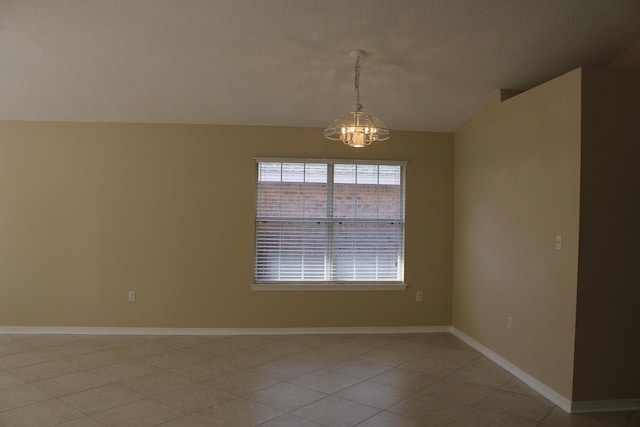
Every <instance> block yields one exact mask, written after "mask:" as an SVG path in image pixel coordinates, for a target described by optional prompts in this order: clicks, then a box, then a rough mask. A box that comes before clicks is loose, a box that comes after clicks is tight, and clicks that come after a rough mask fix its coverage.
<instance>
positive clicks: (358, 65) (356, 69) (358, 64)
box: [354, 55, 360, 105]
mask: <svg viewBox="0 0 640 427" xmlns="http://www.w3.org/2000/svg"><path fill="white" fill-rule="evenodd" d="M355 74H356V76H355V82H354V83H355V87H356V105H360V55H358V57H357V58H356V67H355Z"/></svg>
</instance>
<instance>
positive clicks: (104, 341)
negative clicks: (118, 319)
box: [88, 335, 147, 350]
mask: <svg viewBox="0 0 640 427" xmlns="http://www.w3.org/2000/svg"><path fill="white" fill-rule="evenodd" d="M88 339H89V340H90V341H91V342H93V343H95V344H96V345H99V346H100V347H101V348H102V349H105V350H106V349H113V348H117V347H123V346H131V345H135V344H139V343H143V342H145V341H147V340H146V339H144V338H143V337H141V336H138V335H90V336H89V338H88Z"/></svg>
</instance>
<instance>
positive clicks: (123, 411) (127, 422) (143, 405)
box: [92, 400, 184, 427]
mask: <svg viewBox="0 0 640 427" xmlns="http://www.w3.org/2000/svg"><path fill="white" fill-rule="evenodd" d="M183 415H184V414H183V413H182V412H180V411H178V410H176V409H173V408H170V407H168V406H167V405H164V404H162V403H160V402H157V401H155V400H140V401H138V402H134V403H130V404H127V405H124V406H118V407H117V408H113V409H108V410H106V411H103V412H99V413H97V414H93V415H92V417H93V418H95V419H96V420H98V421H100V422H101V423H103V424H105V425H107V426H113V427H153V426H157V425H158V424H161V423H164V422H167V421H170V420H174V419H176V418H178V417H181V416H183Z"/></svg>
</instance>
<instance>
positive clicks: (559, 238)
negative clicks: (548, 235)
mask: <svg viewBox="0 0 640 427" xmlns="http://www.w3.org/2000/svg"><path fill="white" fill-rule="evenodd" d="M556 250H557V251H561V250H562V236H561V235H559V234H558V235H557V236H556Z"/></svg>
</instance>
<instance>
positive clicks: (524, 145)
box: [453, 70, 581, 399]
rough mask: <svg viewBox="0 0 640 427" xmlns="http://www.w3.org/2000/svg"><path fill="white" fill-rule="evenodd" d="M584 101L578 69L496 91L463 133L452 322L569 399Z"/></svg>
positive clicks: (458, 153) (458, 149)
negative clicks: (509, 92) (507, 93)
mask: <svg viewBox="0 0 640 427" xmlns="http://www.w3.org/2000/svg"><path fill="white" fill-rule="evenodd" d="M580 103H581V71H580V70H576V71H573V72H570V73H568V74H565V75H563V76H560V77H558V78H556V79H554V80H552V81H550V82H547V83H545V84H543V85H541V86H538V87H535V88H533V89H531V90H529V91H527V92H524V93H521V94H519V95H517V96H514V97H512V98H510V99H508V100H505V101H503V102H500V99H499V96H498V95H496V97H494V99H492V100H491V101H490V102H489V103H488V104H487V105H486V106H485V107H484V108H483V109H481V110H480V111H479V112H478V113H477V114H476V115H474V117H473V118H472V119H471V120H470V121H469V122H468V123H466V124H465V126H464V127H463V128H462V129H461V130H460V131H459V132H457V133H456V137H455V138H456V139H455V184H454V188H455V190H454V194H455V196H454V212H455V219H454V288H453V325H454V326H455V327H456V328H458V329H459V330H461V331H462V332H463V333H465V334H467V335H469V336H471V337H472V338H474V339H475V340H477V341H478V342H480V343H481V344H483V345H485V346H486V347H488V348H490V349H491V350H493V351H495V352H496V353H498V354H500V355H501V356H503V357H504V358H505V359H507V360H509V361H510V362H512V363H513V364H515V365H516V366H518V367H519V368H520V369H522V370H523V371H525V372H526V373H528V374H530V375H532V376H533V377H535V378H536V379H538V380H539V381H541V382H542V383H544V384H546V385H547V386H549V387H551V388H552V389H554V390H556V391H557V392H558V393H560V394H561V395H563V396H565V397H567V398H569V399H570V398H571V394H572V379H573V378H572V371H573V346H574V333H575V310H576V285H577V263H578V215H579V189H580V113H581V107H580ZM558 234H560V235H562V236H563V239H564V247H563V250H562V251H556V250H555V236H556V235H558ZM507 316H512V318H513V329H512V331H511V332H508V330H507Z"/></svg>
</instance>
